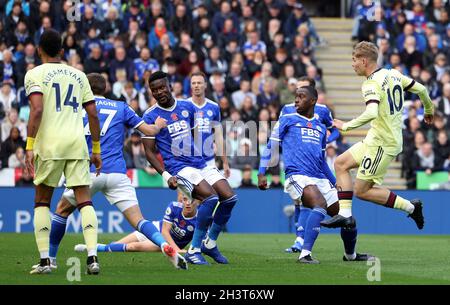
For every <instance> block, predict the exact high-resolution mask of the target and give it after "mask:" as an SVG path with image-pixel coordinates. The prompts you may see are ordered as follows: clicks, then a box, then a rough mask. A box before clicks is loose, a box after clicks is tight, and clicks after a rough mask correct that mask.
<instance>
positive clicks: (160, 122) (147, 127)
mask: <svg viewBox="0 0 450 305" xmlns="http://www.w3.org/2000/svg"><path fill="white" fill-rule="evenodd" d="M166 127H167V120H166V119H163V118H161V117H158V118H157V119H156V121H155V124H147V123H143V124H141V125H139V127H138V128H137V129H138V130H139V131H140V132H142V133H143V134H145V135H146V136H156V135H157V134H158V133H159V132H160V131H161V129H163V128H166Z"/></svg>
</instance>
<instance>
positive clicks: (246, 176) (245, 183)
mask: <svg viewBox="0 0 450 305" xmlns="http://www.w3.org/2000/svg"><path fill="white" fill-rule="evenodd" d="M252 169H253V168H252V167H251V165H248V164H247V165H245V166H244V168H243V170H242V181H241V185H240V186H239V188H256V185H255V184H254V183H253V181H252Z"/></svg>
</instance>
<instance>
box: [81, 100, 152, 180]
mask: <svg viewBox="0 0 450 305" xmlns="http://www.w3.org/2000/svg"><path fill="white" fill-rule="evenodd" d="M95 105H96V107H97V113H98V119H99V121H100V146H101V149H102V154H101V156H102V161H103V165H102V170H101V172H102V173H105V174H109V173H123V174H125V173H126V172H127V167H126V164H125V160H124V158H123V142H124V140H125V131H126V128H127V127H129V128H137V127H139V125H141V124H142V123H144V121H143V120H142V119H141V118H140V117H139V116H138V115H137V114H136V113H135V112H134V110H133V109H131V108H130V106H128V105H127V104H126V103H125V102H121V101H114V100H109V99H106V98H104V97H97V96H96V97H95ZM83 121H84V126H85V128H84V130H85V134H86V142H87V144H88V148H89V154H91V153H92V139H91V135H90V134H91V133H90V130H89V122H88V118H87V115H86V112H84V116H83ZM91 172H95V166H94V165H92V166H91Z"/></svg>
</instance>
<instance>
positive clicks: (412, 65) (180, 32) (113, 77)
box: [0, 0, 450, 188]
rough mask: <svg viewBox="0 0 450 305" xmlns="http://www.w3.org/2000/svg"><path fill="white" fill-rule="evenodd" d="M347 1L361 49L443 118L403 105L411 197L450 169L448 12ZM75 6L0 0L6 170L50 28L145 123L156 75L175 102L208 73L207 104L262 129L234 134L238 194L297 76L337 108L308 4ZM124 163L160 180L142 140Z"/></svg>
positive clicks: (109, 1)
mask: <svg viewBox="0 0 450 305" xmlns="http://www.w3.org/2000/svg"><path fill="white" fill-rule="evenodd" d="M349 2H350V5H349V10H348V12H347V14H348V17H352V18H354V21H355V23H354V28H353V32H352V36H353V40H354V41H355V42H357V41H361V40H369V41H372V42H374V43H376V44H377V45H378V46H379V48H380V57H379V64H380V66H383V67H387V68H393V69H399V70H400V71H401V72H402V73H404V74H406V75H409V76H410V77H412V78H414V79H415V80H417V81H419V82H421V83H422V84H424V85H426V87H427V88H428V90H429V92H430V95H431V98H432V99H433V101H434V103H435V105H436V109H437V110H438V112H437V116H436V120H435V123H434V125H433V126H432V127H427V126H425V125H424V124H423V123H422V114H423V109H422V106H421V104H420V102H418V97H417V96H414V95H412V94H409V93H408V94H407V95H406V96H405V101H404V103H405V106H406V107H405V113H404V135H405V141H404V153H403V154H402V156H401V158H402V160H404V162H403V169H402V172H403V175H404V176H405V177H406V178H407V181H408V187H410V188H414V187H415V173H416V171H417V170H424V171H428V172H434V171H438V170H448V168H449V165H450V142H449V140H448V136H449V134H448V133H449V130H450V128H449V127H450V71H449V63H450V48H449V44H450V25H449V13H450V3H449V1H448V0H405V1H402V0H397V1H380V2H377V3H373V1H370V0H362V1H361V0H353V1H351V0H350V1H349ZM73 3H74V2H73V1H46V0H42V1H38V0H35V1H15V0H7V1H5V0H0V14H1V15H0V82H1V88H0V122H1V129H0V137H1V142H2V143H1V148H0V162H1V168H6V167H13V168H18V167H23V155H24V151H23V149H24V147H25V143H24V139H26V126H27V120H28V115H29V107H28V101H27V98H26V96H25V92H24V84H23V81H24V75H25V73H26V72H27V71H28V70H29V69H32V68H33V67H35V66H36V65H39V64H40V61H39V58H38V54H37V50H36V48H37V47H36V46H37V43H38V41H39V37H40V34H41V33H42V32H43V31H44V30H45V29H46V28H55V29H57V30H58V31H60V32H61V33H62V36H63V46H64V56H63V57H64V58H63V60H64V61H65V62H66V63H67V64H69V65H71V66H73V67H76V68H78V69H80V70H83V71H84V72H85V73H91V72H98V73H102V74H103V75H104V76H105V78H106V79H107V80H108V87H107V94H106V97H108V98H112V99H120V100H123V101H125V102H126V103H128V104H129V105H130V106H131V107H132V108H133V109H134V110H135V111H136V112H137V113H138V114H139V115H142V113H143V112H144V111H145V110H146V109H147V108H148V107H149V106H151V105H152V104H153V103H154V102H155V101H154V100H153V99H152V97H151V95H150V94H149V92H148V90H147V89H146V86H145V80H146V78H148V76H149V75H150V74H151V73H152V72H153V71H156V70H163V71H165V72H167V73H168V74H169V78H170V82H171V84H172V87H173V94H174V96H175V97H176V98H187V97H189V96H190V82H189V78H190V75H191V74H192V73H194V72H197V71H203V72H204V73H205V74H206V75H207V79H208V90H207V97H208V98H210V99H211V100H213V101H215V102H216V103H218V105H219V106H220V109H221V114H222V120H223V121H224V122H227V121H233V122H237V121H243V122H249V121H256V122H258V124H259V128H258V134H257V137H258V142H257V143H259V144H258V145H256V146H258V147H254V146H255V145H254V143H256V142H255V141H251V140H249V139H247V138H246V137H247V136H248V135H246V134H244V135H242V134H241V133H243V132H245V130H244V129H243V128H233V129H231V130H227V135H226V138H227V145H228V149H229V151H231V152H232V154H231V156H230V157H229V158H230V166H231V167H232V168H233V169H236V170H240V171H242V186H246V187H254V185H253V183H252V182H251V175H252V170H254V169H256V168H257V165H258V160H259V159H258V156H257V155H259V153H260V152H262V149H263V148H264V144H265V143H266V140H267V138H268V135H269V133H270V127H271V126H270V122H271V121H276V120H277V118H278V116H279V112H280V109H281V107H283V105H285V104H288V103H292V102H293V100H294V93H295V88H296V82H297V79H298V78H300V77H302V76H308V77H310V78H313V79H314V80H315V81H316V87H317V89H318V91H319V93H320V94H319V101H318V102H319V103H322V104H326V105H328V106H329V107H330V108H331V109H333V105H332V101H328V100H327V97H326V84H325V83H324V82H323V79H322V71H321V69H320V67H319V66H318V65H317V62H316V60H315V56H314V52H315V50H316V49H317V48H326V47H327V43H326V41H325V40H324V39H322V38H321V37H320V36H319V35H318V33H317V31H316V29H315V27H314V23H313V22H312V21H311V19H310V17H309V14H308V12H307V11H306V9H305V7H304V4H303V3H302V1H297V0H285V1H282V0H259V1H254V0H241V1H237V0H234V1H223V0H209V1H199V0H187V1H183V0H143V1H118V0H95V1H94V0H84V1H80V2H79V3H78V4H76V9H74V7H73V6H72V5H73ZM78 13H79V15H77V14H78ZM316 13H317V12H316ZM321 14H324V15H325V16H326V12H321ZM68 16H72V17H73V18H68ZM70 20H74V21H70ZM350 64H351V62H350V60H349V65H350ZM355 77H357V76H355ZM253 140H254V139H253ZM344 143H345V141H344V140H343V139H342V137H341V138H340V139H339V140H338V141H337V142H336V143H332V144H331V145H330V147H329V149H327V161H328V162H329V164H330V165H331V166H332V164H333V161H334V159H335V157H336V155H337V154H339V153H341V152H342V151H343V150H345V149H346V148H347V146H346V144H344ZM238 151H239V152H240V156H239V157H236V153H237V152H238ZM252 152H254V153H252ZM255 154H256V156H254V155H255ZM125 158H126V160H127V166H128V167H129V168H139V169H143V170H145V171H146V172H147V173H148V174H150V175H154V174H156V172H155V171H154V170H153V169H152V168H150V167H149V166H148V163H147V161H146V159H145V155H144V151H143V146H142V143H141V139H140V136H139V134H137V133H132V132H131V131H130V132H129V136H128V137H127V139H126V143H125ZM279 171H280V168H278V167H277V168H274V169H272V174H273V175H272V177H273V181H272V183H273V185H272V186H280V187H281V183H280V178H279V175H278V174H279Z"/></svg>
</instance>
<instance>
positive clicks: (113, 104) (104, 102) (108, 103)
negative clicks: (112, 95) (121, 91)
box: [95, 100, 117, 107]
mask: <svg viewBox="0 0 450 305" xmlns="http://www.w3.org/2000/svg"><path fill="white" fill-rule="evenodd" d="M95 105H100V106H110V107H117V102H114V101H108V100H96V101H95Z"/></svg>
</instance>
